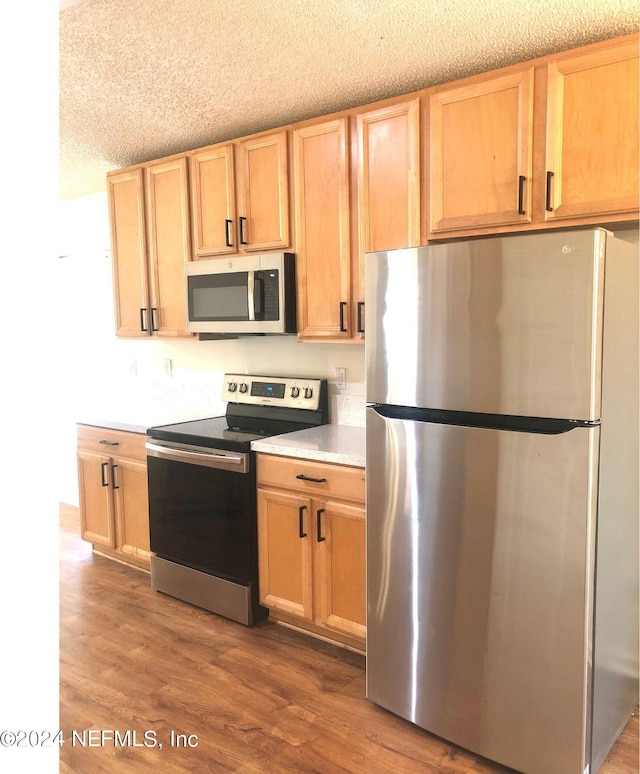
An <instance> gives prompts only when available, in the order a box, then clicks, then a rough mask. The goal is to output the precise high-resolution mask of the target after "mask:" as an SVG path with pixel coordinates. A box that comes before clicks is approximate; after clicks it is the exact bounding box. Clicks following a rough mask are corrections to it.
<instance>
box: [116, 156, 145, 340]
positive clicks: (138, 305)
mask: <svg viewBox="0 0 640 774" xmlns="http://www.w3.org/2000/svg"><path fill="white" fill-rule="evenodd" d="M107 193H108V198H109V223H110V228H111V257H112V262H113V288H114V300H115V321H116V336H120V337H125V338H126V337H129V338H131V337H140V336H148V335H149V334H150V332H151V331H150V328H151V326H150V322H149V303H148V297H149V293H148V278H147V247H146V236H145V212H144V183H143V174H142V169H135V170H133V171H130V172H122V173H119V174H114V175H108V176H107Z"/></svg>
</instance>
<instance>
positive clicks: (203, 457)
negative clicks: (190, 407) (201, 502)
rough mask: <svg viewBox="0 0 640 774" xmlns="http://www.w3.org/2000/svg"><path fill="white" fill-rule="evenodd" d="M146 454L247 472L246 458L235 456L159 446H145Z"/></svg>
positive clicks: (149, 444) (152, 444) (244, 456)
mask: <svg viewBox="0 0 640 774" xmlns="http://www.w3.org/2000/svg"><path fill="white" fill-rule="evenodd" d="M145 446H146V449H147V452H150V453H151V456H153V457H159V458H161V459H162V458H164V459H168V460H174V461H176V462H193V463H195V464H196V465H206V466H207V467H211V468H223V467H231V466H233V467H235V468H238V472H242V473H245V472H246V471H247V456H248V455H237V454H216V453H215V452H209V451H201V452H200V451H196V450H195V449H190V450H188V451H187V450H186V449H176V448H175V447H172V448H170V447H168V446H160V445H159V444H155V443H149V441H147V442H146V444H145Z"/></svg>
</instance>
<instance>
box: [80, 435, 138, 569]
mask: <svg viewBox="0 0 640 774" xmlns="http://www.w3.org/2000/svg"><path fill="white" fill-rule="evenodd" d="M77 433H78V484H79V495H80V524H81V534H82V538H83V540H86V541H88V542H89V543H91V544H92V545H93V549H94V550H95V551H96V552H97V553H102V554H105V555H106V556H108V557H110V558H112V559H118V560H120V561H123V562H126V563H127V564H132V565H134V566H136V567H140V568H143V569H148V568H149V559H150V546H149V500H148V491H147V464H146V450H145V436H144V435H143V434H138V433H130V432H124V431H121V430H111V429H107V428H101V427H94V426H90V425H78V430H77Z"/></svg>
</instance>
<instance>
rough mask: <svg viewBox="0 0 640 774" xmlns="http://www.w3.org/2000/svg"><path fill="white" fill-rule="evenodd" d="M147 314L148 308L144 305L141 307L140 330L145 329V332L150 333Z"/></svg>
mask: <svg viewBox="0 0 640 774" xmlns="http://www.w3.org/2000/svg"><path fill="white" fill-rule="evenodd" d="M146 314H147V310H146V309H145V308H144V307H141V308H140V330H141V331H144V332H145V333H148V328H147V323H146V320H145V315H146Z"/></svg>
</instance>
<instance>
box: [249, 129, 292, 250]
mask: <svg viewBox="0 0 640 774" xmlns="http://www.w3.org/2000/svg"><path fill="white" fill-rule="evenodd" d="M237 147H238V171H237V195H238V216H239V217H238V221H239V222H238V234H237V239H238V241H239V243H240V248H239V249H241V250H271V249H274V248H278V247H289V243H290V237H289V173H288V161H287V132H286V131H285V130H283V131H281V132H276V133H275V134H269V135H262V136H259V137H255V138H252V139H248V140H245V141H244V142H240V143H238V146H237Z"/></svg>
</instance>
